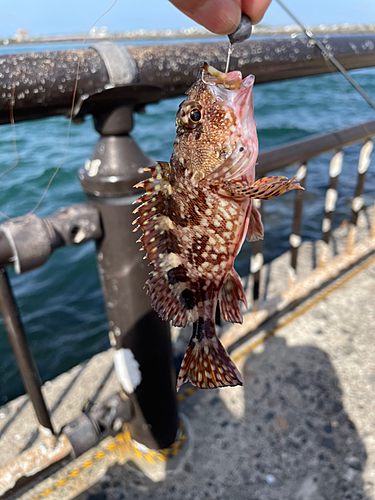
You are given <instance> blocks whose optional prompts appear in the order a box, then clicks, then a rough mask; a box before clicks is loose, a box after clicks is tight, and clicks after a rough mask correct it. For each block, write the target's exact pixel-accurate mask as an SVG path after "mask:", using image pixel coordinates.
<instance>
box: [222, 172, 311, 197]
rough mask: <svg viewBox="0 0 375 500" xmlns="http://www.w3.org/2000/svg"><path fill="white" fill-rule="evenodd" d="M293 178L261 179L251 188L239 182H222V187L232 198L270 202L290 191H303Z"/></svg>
mask: <svg viewBox="0 0 375 500" xmlns="http://www.w3.org/2000/svg"><path fill="white" fill-rule="evenodd" d="M295 179H296V178H295V177H293V178H292V179H290V180H288V178H287V177H284V176H279V177H262V178H261V179H258V180H257V181H256V182H254V184H252V185H251V186H247V185H245V184H243V183H241V182H228V181H223V187H224V189H225V190H226V191H228V192H229V193H231V194H232V195H233V196H243V197H246V198H254V199H258V200H270V199H271V198H276V196H280V195H281V194H284V193H287V192H288V191H291V190H292V189H304V188H303V187H302V186H301V185H300V184H298V182H296V183H295V182H294V181H295Z"/></svg>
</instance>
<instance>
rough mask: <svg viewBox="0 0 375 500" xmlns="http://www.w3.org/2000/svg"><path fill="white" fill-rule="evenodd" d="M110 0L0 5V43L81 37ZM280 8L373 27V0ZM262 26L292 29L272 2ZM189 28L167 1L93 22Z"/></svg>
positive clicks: (128, 4) (304, 1) (122, 3)
mask: <svg viewBox="0 0 375 500" xmlns="http://www.w3.org/2000/svg"><path fill="white" fill-rule="evenodd" d="M113 1H114V0H13V1H12V2H10V1H9V0H0V38H6V37H10V36H12V35H13V34H14V33H15V32H16V30H17V29H18V28H23V29H26V30H28V31H29V33H30V35H58V34H72V33H86V32H87V31H88V30H89V29H90V27H91V26H92V25H93V24H94V23H95V21H96V20H97V19H98V18H99V17H100V16H101V15H102V14H103V13H104V12H105V11H106V10H107V9H109V8H110V7H111V5H112V4H113ZM186 1H187V2H188V1H189V0H186ZM285 3H286V5H287V6H288V7H289V8H290V9H291V10H292V12H294V14H295V15H296V16H297V17H299V18H300V19H301V21H302V22H303V23H305V24H306V25H310V26H311V25H318V24H333V23H345V22H346V23H375V1H374V0H356V1H353V0H313V1H311V0H285ZM263 23H267V24H269V25H273V26H275V25H279V26H280V25H285V24H293V23H292V21H291V20H290V19H289V17H288V16H287V15H286V14H285V13H284V12H283V11H282V9H281V7H280V6H279V5H278V4H277V3H276V2H272V4H271V7H270V8H269V10H268V12H267V13H266V15H265V17H264V20H263ZM194 25H195V23H194V22H193V21H191V20H190V19H189V18H187V17H186V16H184V15H183V14H182V13H181V12H179V11H178V10H177V9H176V8H175V7H173V6H172V5H171V4H170V3H169V2H168V1H167V0H138V1H134V0H117V2H116V4H115V6H114V7H113V8H112V10H111V11H110V12H109V13H107V14H106V15H105V16H104V17H103V18H102V19H100V20H99V21H98V23H97V26H98V27H102V26H106V27H108V29H109V30H110V31H113V32H118V31H132V30H136V29H142V28H143V29H146V30H151V29H157V30H161V29H168V28H170V29H177V28H188V27H191V26H194Z"/></svg>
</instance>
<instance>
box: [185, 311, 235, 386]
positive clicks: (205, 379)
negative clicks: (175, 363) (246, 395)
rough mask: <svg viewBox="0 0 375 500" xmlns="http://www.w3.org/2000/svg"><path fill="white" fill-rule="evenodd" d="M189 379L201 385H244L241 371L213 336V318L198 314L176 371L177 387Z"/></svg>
mask: <svg viewBox="0 0 375 500" xmlns="http://www.w3.org/2000/svg"><path fill="white" fill-rule="evenodd" d="M188 380H189V381H190V382H191V383H192V384H193V385H195V386H197V387H199V388H200V389H215V388H217V387H227V386H235V385H243V378H242V375H241V373H240V372H239V371H238V369H237V367H236V365H235V364H234V363H233V361H232V360H231V359H230V357H229V355H228V353H227V351H226V350H225V348H224V346H223V345H222V344H221V342H220V340H219V339H218V338H217V337H216V334H215V327H214V324H213V322H212V321H205V322H203V320H202V319H201V318H199V320H198V321H196V322H195V323H194V326H193V336H192V338H191V340H190V342H189V345H188V348H187V349H186V354H185V356H184V359H183V360H182V364H181V369H180V373H179V374H178V378H177V391H179V390H180V388H181V386H182V385H183V384H184V383H185V382H187V381H188Z"/></svg>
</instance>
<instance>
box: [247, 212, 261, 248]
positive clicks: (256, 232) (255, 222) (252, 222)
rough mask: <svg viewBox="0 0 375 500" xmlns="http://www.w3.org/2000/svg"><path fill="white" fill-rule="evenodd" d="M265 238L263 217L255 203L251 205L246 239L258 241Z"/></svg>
mask: <svg viewBox="0 0 375 500" xmlns="http://www.w3.org/2000/svg"><path fill="white" fill-rule="evenodd" d="M263 238H264V229H263V223H262V217H261V215H260V213H259V210H258V209H257V208H256V207H254V203H252V205H251V211H250V219H249V227H248V229H247V235H246V239H247V241H258V240H262V239H263Z"/></svg>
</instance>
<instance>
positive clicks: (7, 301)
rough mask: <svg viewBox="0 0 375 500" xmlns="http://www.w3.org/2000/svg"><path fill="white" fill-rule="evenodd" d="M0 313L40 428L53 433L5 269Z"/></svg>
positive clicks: (1, 277)
mask: <svg viewBox="0 0 375 500" xmlns="http://www.w3.org/2000/svg"><path fill="white" fill-rule="evenodd" d="M0 312H1V314H2V316H3V319H4V324H5V329H6V331H7V334H8V338H9V342H10V344H11V346H12V349H13V352H14V355H15V357H16V361H17V364H18V369H19V371H20V374H21V377H22V382H23V385H24V387H25V389H26V391H27V393H28V394H29V397H30V400H31V402H32V404H33V407H34V410H35V413H36V416H37V418H38V421H39V423H40V425H41V426H43V427H44V428H46V429H49V430H50V431H51V432H52V433H54V429H53V426H52V422H51V419H50V415H49V411H48V409H47V405H46V403H45V400H44V397H43V394H42V390H41V387H42V382H41V380H40V376H39V372H38V368H37V367H36V364H35V361H34V358H33V356H32V354H31V352H30V348H29V344H28V342H27V337H26V335H25V331H24V329H23V325H22V322H21V318H20V315H19V312H18V308H17V304H16V301H15V299H14V297H13V293H12V288H11V286H10V283H9V278H8V275H7V273H6V270H5V269H0Z"/></svg>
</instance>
